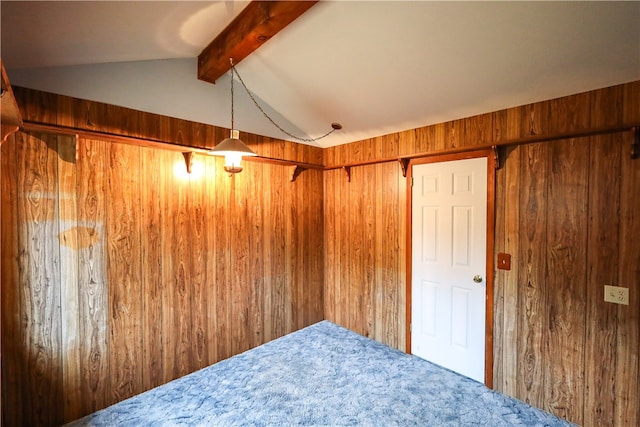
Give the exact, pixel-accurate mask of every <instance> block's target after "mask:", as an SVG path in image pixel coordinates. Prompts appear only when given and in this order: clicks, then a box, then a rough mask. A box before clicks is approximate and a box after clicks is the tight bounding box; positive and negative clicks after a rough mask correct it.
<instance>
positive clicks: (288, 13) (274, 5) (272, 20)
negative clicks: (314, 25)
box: [198, 1, 317, 83]
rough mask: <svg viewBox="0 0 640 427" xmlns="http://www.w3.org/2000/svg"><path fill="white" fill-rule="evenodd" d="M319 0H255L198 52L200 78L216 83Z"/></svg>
mask: <svg viewBox="0 0 640 427" xmlns="http://www.w3.org/2000/svg"><path fill="white" fill-rule="evenodd" d="M316 3H317V1H252V2H251V3H249V5H248V6H247V7H245V8H244V9H243V10H242V12H240V14H239V15H238V16H237V17H236V19H234V20H233V21H232V22H231V23H230V24H229V25H228V26H227V28H225V29H224V30H223V31H222V32H221V33H220V34H219V35H218V36H217V37H216V38H215V39H213V41H212V42H211V43H209V45H208V46H207V47H205V48H204V50H203V51H202V52H201V53H200V55H198V79H200V80H204V81H206V82H210V83H215V82H216V79H218V77H220V76H222V75H223V74H224V73H226V72H227V71H229V69H231V64H230V63H229V58H233V63H234V65H235V64H237V63H238V62H240V61H242V60H243V59H244V58H246V57H247V56H248V55H249V54H251V52H253V51H254V50H256V49H258V48H259V47H260V46H261V45H262V44H263V43H265V42H266V41H267V40H269V39H270V38H271V37H273V36H275V35H276V34H277V33H278V31H280V30H282V29H283V28H284V27H286V26H287V25H289V24H290V23H291V22H293V21H295V19H296V18H297V17H299V16H300V15H302V14H303V13H304V12H306V11H307V10H308V9H309V8H310V7H311V6H313V5H314V4H316Z"/></svg>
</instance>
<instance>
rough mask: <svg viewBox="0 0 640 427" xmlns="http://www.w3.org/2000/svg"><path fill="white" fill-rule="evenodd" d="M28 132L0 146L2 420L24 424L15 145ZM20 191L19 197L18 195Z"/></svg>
mask: <svg viewBox="0 0 640 427" xmlns="http://www.w3.org/2000/svg"><path fill="white" fill-rule="evenodd" d="M27 137H28V136H27V134H24V133H22V132H18V133H14V134H12V135H10V136H9V138H8V139H7V141H6V142H5V143H4V144H2V145H1V146H0V150H1V151H0V161H1V164H0V165H1V169H0V173H1V174H2V175H1V177H0V185H1V187H0V188H1V193H0V198H1V199H0V200H1V201H2V203H1V204H0V210H1V212H0V220H1V221H2V222H1V224H0V225H1V230H0V236H1V239H2V254H1V255H2V268H1V269H0V275H1V276H0V279H1V281H0V283H1V284H2V289H1V291H2V299H1V303H2V336H1V339H2V383H1V384H2V404H3V406H4V408H3V410H2V415H3V417H4V418H3V421H4V422H5V423H6V424H7V425H21V424H24V422H25V421H24V415H23V414H24V413H25V408H24V404H25V402H24V399H22V389H23V387H24V385H23V383H22V381H23V378H24V360H23V358H22V357H21V354H22V351H21V347H20V344H21V342H22V338H21V335H22V334H24V330H23V329H22V321H21V319H22V316H21V313H22V300H21V298H20V289H19V284H20V270H19V265H18V253H19V251H20V247H19V241H21V239H20V237H19V236H20V227H19V224H21V223H22V222H23V221H22V217H19V216H18V204H19V201H20V200H25V198H24V196H23V195H22V194H21V193H19V190H18V186H17V185H16V184H15V183H17V182H18V179H19V178H18V177H19V169H18V153H17V149H18V147H22V146H24V145H25V143H24V142H23V140H24V139H25V138H27ZM18 194H20V198H18Z"/></svg>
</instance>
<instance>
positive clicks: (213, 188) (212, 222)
mask: <svg viewBox="0 0 640 427" xmlns="http://www.w3.org/2000/svg"><path fill="white" fill-rule="evenodd" d="M202 162H203V163H204V166H205V168H204V169H205V175H204V182H205V183H206V184H205V189H204V212H203V215H204V217H205V230H206V235H207V254H206V257H205V259H206V269H207V282H206V284H205V286H206V288H207V300H206V310H207V321H206V328H205V333H206V337H207V338H206V345H207V352H208V356H209V364H212V363H215V362H217V361H218V360H219V353H220V352H219V346H220V343H219V342H218V332H217V331H218V329H219V323H218V317H219V314H218V306H219V305H220V302H219V301H218V292H217V288H218V286H220V285H221V283H220V282H218V281H217V280H216V279H217V277H218V265H217V263H216V257H215V256H214V254H216V252H217V250H218V246H217V241H216V239H217V227H216V225H217V221H218V218H216V205H217V204H218V200H217V199H216V196H217V187H218V182H217V180H216V172H217V170H216V162H215V159H214V158H213V157H212V156H203V158H202Z"/></svg>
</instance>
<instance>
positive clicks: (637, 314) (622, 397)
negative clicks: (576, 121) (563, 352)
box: [609, 85, 640, 427]
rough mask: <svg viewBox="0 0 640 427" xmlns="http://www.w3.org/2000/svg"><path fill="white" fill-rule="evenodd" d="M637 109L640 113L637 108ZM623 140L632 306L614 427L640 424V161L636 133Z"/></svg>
mask: <svg viewBox="0 0 640 427" xmlns="http://www.w3.org/2000/svg"><path fill="white" fill-rule="evenodd" d="M636 86H637V85H636ZM639 91H640V90H639ZM636 99H637V98H636ZM636 108H637V109H636V111H640V109H638V107H637V105H636ZM619 138H620V144H621V156H620V158H621V169H620V170H621V176H622V178H621V183H620V249H619V264H618V265H619V270H618V283H619V284H620V285H621V286H624V287H628V288H629V305H628V306H622V305H621V306H619V307H618V308H617V322H618V324H617V332H618V333H617V334H616V337H615V338H616V362H617V363H616V368H615V373H614V375H615V377H614V384H615V410H614V413H613V419H614V425H616V426H621V427H622V426H633V425H639V424H640V405H638V396H640V357H638V355H640V248H639V243H638V239H637V238H635V239H634V238H630V237H631V236H640V195H638V183H640V162H639V161H638V160H637V159H631V156H629V144H630V142H631V138H633V133H632V132H627V133H625V134H623V135H621V136H620V137H619ZM609 415H611V414H609Z"/></svg>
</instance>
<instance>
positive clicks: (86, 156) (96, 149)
mask: <svg viewBox="0 0 640 427" xmlns="http://www.w3.org/2000/svg"><path fill="white" fill-rule="evenodd" d="M106 153H107V151H106V144H105V143H104V142H103V141H93V140H85V139H80V140H79V141H78V164H77V176H78V179H77V185H78V190H77V192H78V196H77V198H78V224H80V226H79V227H78V247H79V248H80V250H79V252H78V261H79V264H78V266H79V268H78V300H79V308H80V313H79V316H80V319H81V322H80V330H79V334H80V366H81V368H82V372H81V383H80V393H79V394H80V398H81V407H82V413H83V414H89V413H91V412H93V411H96V410H98V409H101V408H104V407H105V406H107V405H108V402H110V401H111V400H110V397H109V396H108V391H109V387H110V386H111V382H110V380H109V329H108V328H109V320H108V315H109V285H108V281H107V271H106V265H107V255H106V246H107V236H106V230H107V226H106V221H107V217H106V197H105V189H106V185H107V184H106V181H107V180H106V177H107V175H106V174H107V162H106V157H107V156H106Z"/></svg>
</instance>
